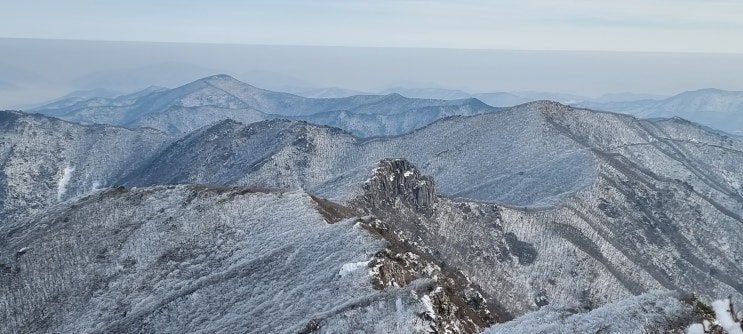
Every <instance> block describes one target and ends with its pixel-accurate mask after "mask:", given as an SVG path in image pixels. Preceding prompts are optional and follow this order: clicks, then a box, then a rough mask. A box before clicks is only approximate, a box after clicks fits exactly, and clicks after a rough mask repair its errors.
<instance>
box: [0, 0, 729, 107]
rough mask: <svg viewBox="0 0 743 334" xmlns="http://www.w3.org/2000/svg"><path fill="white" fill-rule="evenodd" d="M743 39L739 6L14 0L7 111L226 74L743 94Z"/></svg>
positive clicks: (286, 79)
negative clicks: (80, 93)
mask: <svg viewBox="0 0 743 334" xmlns="http://www.w3.org/2000/svg"><path fill="white" fill-rule="evenodd" d="M114 41H135V42H114ZM741 41H743V1H740V0H642V1H641V0H623V1H596V0H592V1H589V0H522V1H499V0H488V1H485V0H459V1H454V0H451V1H450V0H428V1H416V0H370V1H359V0H343V1H341V0H313V1H309V0H303V1H299V0H271V1H229V0H213V1H194V0H156V1H152V0H151V1H143V0H131V1H93V0H88V1H84V0H68V1H57V0H36V1H28V0H23V1H20V0H3V1H2V4H0V109H3V108H20V107H23V106H25V105H31V104H37V103H40V102H44V101H46V100H49V99H51V98H55V97H59V96H61V95H63V94H66V93H68V92H70V91H72V90H77V89H92V88H107V89H112V90H116V91H119V92H132V91H134V90H138V89H143V88H145V87H147V86H150V85H160V86H167V87H175V86H178V85H182V84H186V83H188V82H190V81H193V80H196V79H198V78H200V77H204V76H208V75H211V74H216V73H226V74H230V75H233V76H235V77H237V78H238V79H240V80H242V81H245V82H247V83H250V84H253V85H256V86H259V87H264V88H269V89H277V90H280V89H281V88H282V87H289V86H303V87H341V88H347V89H353V90H358V91H364V92H378V91H381V90H383V89H385V88H391V87H396V86H401V87H411V88H412V87H419V88H420V87H441V88H451V89H461V90H465V91H468V92H471V93H480V92H498V91H526V90H529V91H547V92H558V93H570V94H577V95H583V96H589V97H597V96H599V95H602V94H604V93H619V92H635V93H647V94H660V95H672V94H676V93H680V92H682V91H685V90H694V89H701V88H709V87H713V88H719V89H726V90H743V80H741V79H740V78H743V43H741ZM164 42H167V43H164ZM321 46H325V47H321ZM327 46H332V47H327Z"/></svg>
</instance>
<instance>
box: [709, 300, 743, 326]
mask: <svg viewBox="0 0 743 334" xmlns="http://www.w3.org/2000/svg"><path fill="white" fill-rule="evenodd" d="M729 305H730V300H729V299H723V300H715V301H714V302H712V308H713V309H714V310H715V315H716V317H717V321H719V322H720V326H722V328H723V329H724V330H726V331H727V332H728V333H729V334H743V330H741V328H740V324H739V323H737V322H735V320H733V316H732V315H731V314H730V306H729Z"/></svg>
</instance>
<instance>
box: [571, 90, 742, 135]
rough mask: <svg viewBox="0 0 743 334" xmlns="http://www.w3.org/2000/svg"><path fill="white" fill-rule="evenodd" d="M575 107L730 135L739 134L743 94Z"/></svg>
mask: <svg viewBox="0 0 743 334" xmlns="http://www.w3.org/2000/svg"><path fill="white" fill-rule="evenodd" d="M577 105H579V106H582V107H588V108H592V109H599V110H606V111H613V112H620V113H627V114H632V115H635V116H638V117H642V118H654V117H659V118H660V117H662V118H670V117H681V118H684V119H687V120H690V121H693V122H696V123H699V124H702V125H705V126H708V127H710V128H713V129H718V130H722V131H725V132H728V133H730V134H734V135H738V136H740V135H743V92H734V91H725V90H720V89H711V88H709V89H700V90H697V91H690V92H684V93H681V94H678V95H675V96H672V97H669V98H667V99H662V100H653V99H646V100H636V101H623V102H582V103H579V104H577Z"/></svg>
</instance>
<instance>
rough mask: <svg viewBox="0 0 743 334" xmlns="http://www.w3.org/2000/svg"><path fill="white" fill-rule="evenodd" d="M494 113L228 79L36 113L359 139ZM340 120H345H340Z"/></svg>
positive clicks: (474, 105) (180, 128) (178, 130)
mask: <svg viewBox="0 0 743 334" xmlns="http://www.w3.org/2000/svg"><path fill="white" fill-rule="evenodd" d="M493 110H496V109H495V108H493V107H491V106H489V105H486V104H484V103H482V102H480V101H478V100H476V99H472V98H469V99H462V100H454V101H445V100H435V99H411V98H406V97H403V96H401V95H399V94H389V95H358V96H351V97H344V98H305V97H301V96H297V95H292V94H288V93H280V92H272V91H268V90H264V89H260V88H256V87H253V86H250V85H248V84H245V83H243V82H240V81H238V80H235V79H234V78H232V77H230V76H227V75H216V76H212V77H208V78H204V79H200V80H197V81H194V82H192V83H189V84H187V85H184V86H181V87H178V88H174V89H170V90H149V91H143V92H139V93H135V94H131V95H126V96H121V97H117V98H94V99H89V100H83V101H78V102H74V101H67V102H65V103H60V102H55V103H52V104H50V105H47V106H42V107H39V108H36V109H34V111H36V112H39V113H43V114H46V115H51V116H56V117H60V118H62V119H65V120H69V121H73V122H79V123H84V124H91V123H100V124H111V125H120V126H127V127H153V128H156V129H160V130H163V131H167V132H169V133H174V134H182V133H188V132H190V131H193V130H195V129H198V128H200V127H202V126H205V125H208V124H212V123H214V122H216V121H219V120H223V119H234V120H238V121H242V122H256V121H260V120H268V119H276V118H293V119H299V120H306V121H311V122H314V123H318V124H324V125H333V126H340V127H342V128H343V129H345V130H347V131H349V132H352V133H354V134H356V135H359V136H381V135H397V134H402V133H406V132H409V131H411V130H413V129H416V128H419V127H421V126H424V125H426V124H429V123H430V122H432V121H434V120H436V119H439V118H441V117H445V116H449V115H453V114H456V115H472V114H477V113H483V112H490V111H493ZM338 115H340V116H342V117H343V119H341V120H336V119H337V118H338V117H336V116H338Z"/></svg>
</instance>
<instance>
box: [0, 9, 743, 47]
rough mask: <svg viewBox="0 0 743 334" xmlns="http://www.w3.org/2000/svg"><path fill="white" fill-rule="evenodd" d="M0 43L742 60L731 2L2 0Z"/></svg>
mask: <svg viewBox="0 0 743 334" xmlns="http://www.w3.org/2000/svg"><path fill="white" fill-rule="evenodd" d="M0 8H1V9H2V10H0V37H11V38H44V39H83V40H107V41H111V40H112V41H153V42H196V43H230V44H268V45H331V46H367V47H370V46H373V47H424V48H474V49H506V50H512V49H516V50H583V51H586V50H588V51H596V50H605V51H656V52H712V53H719V52H725V53H743V43H740V40H742V39H743V15H742V13H743V1H739V0H622V1H596V0H521V1H513V0H510V1H505V0H426V1H423V0H369V1H360V0H313V1H307V0H257V1H244V0H240V1H238V0H212V1H203V0H202V1H195V0H157V1H152V0H149V1H145V0H129V1H97V0H69V1H58V0H35V1H28V0H4V1H3V4H2V5H0Z"/></svg>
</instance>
